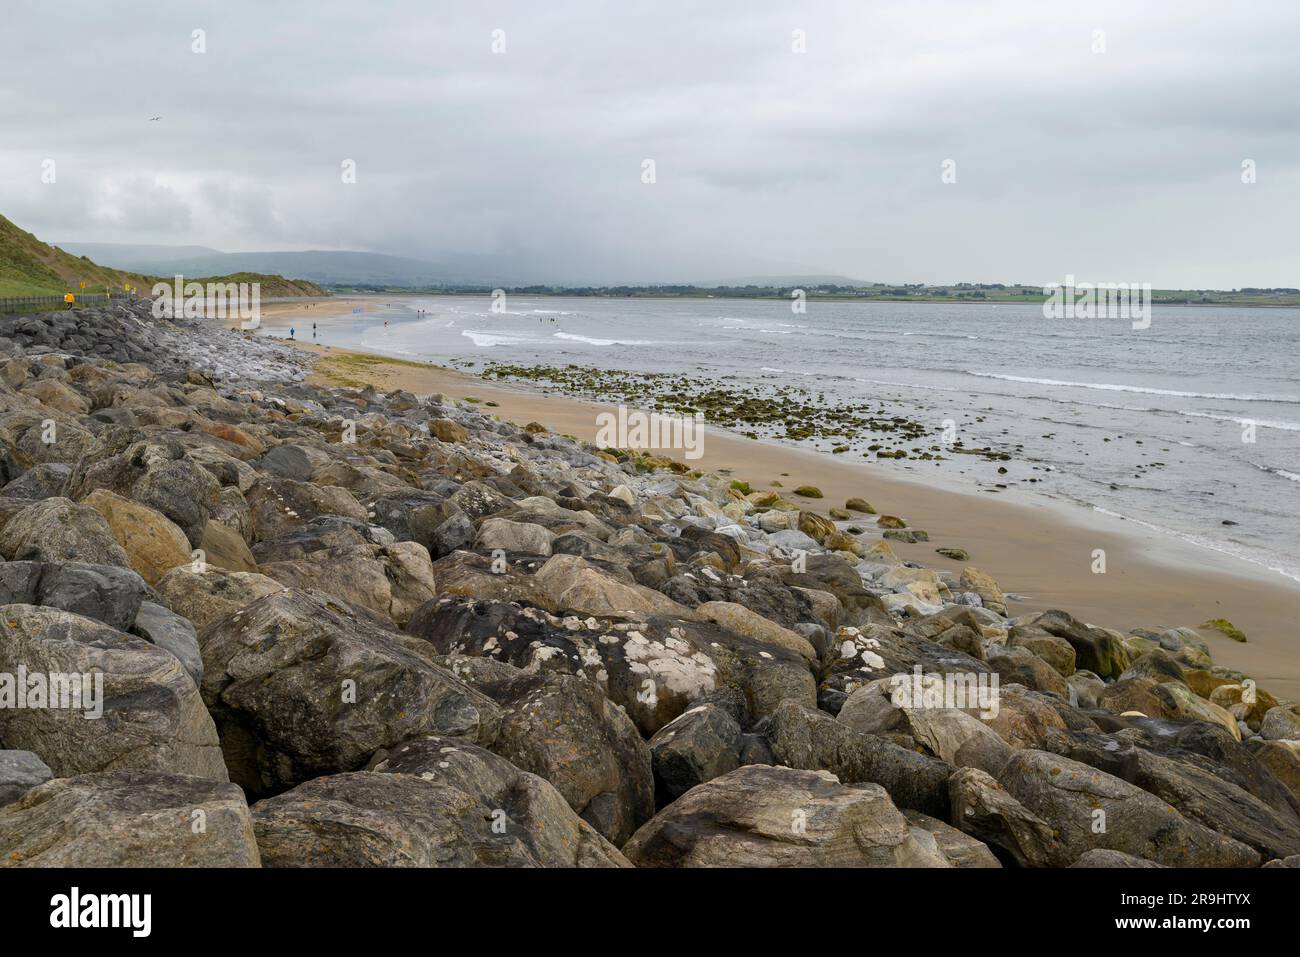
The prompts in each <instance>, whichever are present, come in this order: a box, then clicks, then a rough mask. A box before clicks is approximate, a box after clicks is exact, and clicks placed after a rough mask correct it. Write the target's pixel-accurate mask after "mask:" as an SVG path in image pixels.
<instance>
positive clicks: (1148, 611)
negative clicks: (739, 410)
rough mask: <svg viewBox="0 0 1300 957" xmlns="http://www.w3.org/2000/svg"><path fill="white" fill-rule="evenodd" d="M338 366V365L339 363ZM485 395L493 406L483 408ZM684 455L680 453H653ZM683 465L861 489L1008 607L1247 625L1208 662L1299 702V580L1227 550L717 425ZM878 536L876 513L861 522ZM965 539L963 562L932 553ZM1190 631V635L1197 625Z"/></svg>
mask: <svg viewBox="0 0 1300 957" xmlns="http://www.w3.org/2000/svg"><path fill="white" fill-rule="evenodd" d="M357 304H359V305H360V306H361V308H363V309H367V306H369V307H370V309H367V311H373V309H376V308H378V307H379V306H380V305H381V304H380V303H376V302H375V301H374V300H359V299H358V300H350V299H346V298H343V299H338V300H327V301H323V302H321V303H320V304H319V305H322V306H327V307H328V306H333V307H336V308H333V309H331V308H322V309H320V311H319V312H315V311H314V308H313V310H312V318H314V319H316V321H317V322H321V321H329V320H337V319H341V318H346V317H347V316H348V313H347V312H343V311H342V310H343V308H344V307H349V308H350V307H352V306H354V305H357ZM281 305H282V306H283V307H284V308H279V309H276V308H271V309H267V310H264V312H263V318H264V319H270V320H271V321H272V324H273V325H275V326H279V325H280V324H281V323H284V324H287V323H288V322H289V321H290V320H295V319H297V318H298V317H299V316H300V315H302V314H303V313H302V312H300V311H299V310H303V311H306V310H307V305H306V304H301V303H300V304H296V305H297V306H298V308H297V309H295V308H292V307H291V306H292V305H294V304H288V303H286V304H281ZM291 344H292V345H293V346H294V347H295V348H297V349H300V350H302V351H305V352H309V353H313V354H315V355H317V356H321V357H326V358H329V357H334V358H338V357H341V356H360V357H365V361H364V362H350V363H348V364H347V365H346V366H345V367H336V369H335V372H334V377H333V378H332V379H331V378H330V377H329V376H328V375H327V374H326V370H323V369H322V368H321V367H320V364H318V365H317V368H316V369H315V370H314V371H313V374H312V381H315V382H317V383H318V384H328V385H335V386H337V385H340V384H345V383H344V382H342V381H340V380H341V379H347V380H351V382H350V384H355V383H356V382H362V383H366V384H371V385H373V386H374V387H375V388H377V389H381V390H393V389H404V390H406V391H409V392H414V393H418V394H427V393H432V392H440V393H444V394H446V395H448V396H451V397H454V398H458V399H465V398H476V399H478V400H480V402H481V403H483V405H484V406H485V408H484V411H488V412H491V413H493V414H496V415H499V416H500V417H501V418H503V419H506V420H508V421H512V422H516V423H518V424H521V425H522V424H526V423H528V422H530V421H537V422H540V423H541V424H542V425H544V426H546V427H547V428H548V429H550V430H551V431H554V432H557V433H561V434H569V435H573V436H575V437H577V438H579V439H583V440H585V441H592V440H594V438H595V435H596V431H597V423H596V415H597V413H599V412H601V411H608V409H609V407H608V406H605V405H602V404H600V403H596V402H590V401H585V400H581V399H576V398H570V397H567V396H556V395H545V394H540V393H535V392H530V391H528V390H527V389H525V388H523V387H521V386H519V385H515V384H502V383H498V382H493V381H489V380H486V379H481V378H479V377H478V376H476V375H473V374H470V373H466V372H461V371H458V370H455V369H452V368H448V367H444V366H439V365H435V364H433V363H432V362H430V363H427V364H426V363H420V362H413V361H412V360H404V359H397V358H393V357H388V356H382V355H376V354H368V353H361V352H357V351H354V350H345V349H338V348H332V347H330V346H328V345H321V344H313V343H311V342H310V341H305V342H304V341H302V340H294V341H292V343H291ZM343 370H346V371H343ZM487 403H495V404H494V405H491V406H488V405H487ZM662 454H663V455H664V457H666V458H671V459H676V460H679V461H685V460H684V459H683V457H682V453H681V451H680V450H673V451H667V452H664V453H662ZM688 464H690V465H691V467H692V468H698V469H700V470H701V471H710V472H721V473H723V474H727V475H729V476H730V477H731V478H734V479H739V480H742V481H748V482H750V484H751V485H752V486H753V487H754V488H755V489H756V490H757V489H766V488H769V487H771V485H772V482H773V481H774V480H775V481H779V482H781V484H782V486H784V488H785V490H786V492H787V496H788V497H792V498H793V496H789V495H788V493H789V490H791V489H793V488H796V487H798V486H800V485H805V484H808V485H815V486H817V487H818V488H820V489H821V490H822V492H823V494H824V498H822V499H820V500H812V499H797V501H799V502H800V504H801V505H803V506H804V507H805V508H807V509H808V510H810V511H814V512H819V513H821V514H825V513H826V511H827V510H828V509H829V508H832V507H837V508H839V507H843V504H844V501H845V499H847V498H849V497H853V496H860V497H862V498H865V499H866V500H867V501H869V502H870V503H871V504H872V505H873V506H875V508H876V509H877V511H878V512H880V513H881V514H891V515H898V516H900V517H901V518H903V519H904V520H905V521H906V522H907V523H908V526H909V527H912V528H917V529H924V530H926V531H927V532H929V535H930V541H928V542H919V543H916V544H910V545H909V544H905V543H902V542H891V543H890V544H891V546H892V547H893V549H894V551H895V552H896V553H897V554H898V555H899V557H901V558H904V559H906V560H909V561H913V562H916V563H917V564H921V565H924V566H926V567H930V568H936V569H947V570H950V571H953V572H954V573H955V574H960V571H961V569H962V568H963V567H965V566H973V567H975V568H978V569H980V570H981V571H984V572H986V573H988V574H990V575H992V576H993V578H995V579H996V580H997V581H998V582H999V584H1001V585H1002V587H1003V589H1004V590H1005V591H1006V592H1008V608H1009V609H1010V611H1011V613H1012V614H1024V613H1028V612H1036V611H1045V610H1048V609H1051V608H1060V609H1062V610H1065V611H1068V612H1070V613H1071V614H1074V615H1075V616H1076V617H1078V618H1080V619H1081V620H1084V621H1088V622H1090V623H1092V624H1096V625H1101V626H1104V627H1109V628H1115V629H1117V630H1119V631H1122V632H1124V633H1128V632H1129V631H1131V630H1132V629H1136V628H1150V629H1157V630H1160V629H1164V628H1173V627H1177V626H1180V625H1185V626H1188V627H1192V628H1196V627H1197V626H1198V625H1200V624H1201V623H1202V622H1205V621H1207V620H1209V619H1213V618H1227V619H1228V620H1230V621H1231V622H1233V624H1235V625H1236V626H1237V627H1238V628H1240V629H1241V630H1242V631H1244V632H1245V634H1246V636H1247V638H1248V641H1247V642H1246V643H1245V644H1242V643H1238V642H1234V641H1232V640H1231V639H1229V638H1227V637H1225V636H1224V635H1222V634H1220V633H1219V632H1217V631H1213V630H1200V633H1201V634H1202V636H1203V637H1204V638H1205V639H1206V641H1207V642H1208V643H1209V645H1210V650H1211V654H1212V655H1213V657H1214V660H1215V661H1216V662H1217V663H1219V664H1222V665H1226V666H1228V667H1232V668H1236V669H1239V670H1241V671H1243V672H1246V673H1247V674H1249V675H1250V676H1252V677H1254V678H1255V679H1256V680H1257V681H1258V682H1260V684H1261V685H1263V686H1265V687H1268V688H1270V689H1272V690H1273V691H1274V693H1275V694H1279V695H1282V696H1285V697H1287V698H1291V699H1300V655H1297V654H1296V653H1295V649H1294V647H1293V645H1292V642H1293V640H1294V632H1295V622H1296V621H1297V620H1300V587H1290V586H1288V585H1287V584H1286V583H1285V580H1284V579H1283V578H1282V576H1280V575H1277V573H1275V572H1272V571H1269V570H1267V569H1266V568H1264V567H1263V566H1255V565H1252V564H1251V563H1249V562H1247V561H1245V560H1244V559H1238V558H1235V557H1233V556H1230V555H1227V554H1223V553H1218V552H1214V551H1212V550H1209V549H1205V548H1201V547H1198V546H1196V545H1193V544H1191V543H1188V542H1184V541H1182V540H1181V539H1177V538H1175V537H1173V536H1171V535H1167V534H1165V533H1162V532H1159V531H1154V530H1151V529H1147V528H1143V527H1142V526H1140V525H1138V524H1136V523H1134V522H1127V521H1125V520H1124V519H1120V518H1114V517H1111V516H1108V515H1106V514H1105V513H1101V512H1088V511H1085V510H1084V509H1083V507H1081V506H1073V505H1070V504H1069V503H1066V502H1057V501H1054V500H1047V499H1045V498H1044V499H1040V500H1034V499H1016V500H1005V499H1001V498H1000V496H998V495H994V494H992V493H988V492H982V491H977V490H963V489H957V488H952V487H948V486H939V485H937V484H935V483H932V482H930V481H928V480H927V479H925V478H923V477H921V476H919V475H912V474H907V473H906V472H903V471H902V470H901V469H898V468H897V467H891V468H889V469H888V470H884V469H881V468H880V466H879V465H875V464H873V463H866V462H854V461H845V460H841V459H837V458H835V457H833V456H830V455H827V454H826V453H823V452H818V451H815V450H810V449H803V448H799V447H795V446H788V445H784V444H781V443H777V442H768V441H757V440H752V439H748V438H745V437H742V436H738V435H735V434H733V433H729V432H726V431H725V430H721V429H716V428H710V429H708V430H707V432H706V439H705V442H704V447H703V456H702V457H701V458H700V459H698V460H695V461H691V462H689V463H688ZM861 524H862V525H863V526H864V527H866V528H867V529H868V530H869V531H874V530H875V527H876V526H875V524H874V518H870V519H869V520H868V521H865V522H862V523H861ZM940 547H960V548H964V549H966V550H967V551H968V552H969V553H970V560H969V561H968V562H956V561H953V560H951V559H947V558H945V557H943V556H941V555H939V554H937V553H936V551H935V549H936V548H940ZM1096 549H1101V550H1103V551H1104V552H1105V561H1106V572H1105V573H1104V574H1094V573H1093V572H1092V566H1093V561H1094V557H1093V556H1094V550H1096ZM1198 630H1199V629H1198Z"/></svg>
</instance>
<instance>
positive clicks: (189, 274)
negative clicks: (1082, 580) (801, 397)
mask: <svg viewBox="0 0 1300 957" xmlns="http://www.w3.org/2000/svg"><path fill="white" fill-rule="evenodd" d="M62 248H63V249H65V250H67V251H68V252H71V253H74V254H76V255H86V256H90V257H91V258H92V259H94V260H95V261H96V262H100V263H104V264H105V265H108V266H113V267H115V268H118V269H130V270H134V271H138V272H145V273H150V274H152V275H161V276H170V275H175V274H177V273H180V274H181V275H182V276H185V277H186V278H194V279H203V278H206V277H209V276H224V275H227V274H229V273H237V272H256V273H277V274H279V275H282V276H301V277H302V278H304V279H309V280H311V281H313V282H318V283H325V284H330V285H339V286H352V285H356V286H393V287H403V286H415V287H428V286H440V285H452V286H467V285H483V286H503V287H508V286H528V285H552V284H556V283H559V284H562V285H570V286H574V285H622V284H633V285H645V284H648V283H656V284H664V283H689V284H692V285H696V286H702V287H715V286H748V285H755V286H819V285H827V284H830V285H843V286H848V285H862V284H863V283H862V282H861V281H860V280H855V279H849V278H847V277H844V276H835V275H817V274H798V275H781V274H779V273H780V272H781V270H780V269H779V268H776V269H773V270H772V274H768V275H763V274H755V275H753V276H749V277H742V278H738V279H725V280H723V279H719V280H716V281H701V280H699V279H696V278H694V277H691V276H681V277H662V278H659V279H658V280H656V279H653V278H647V277H638V276H637V273H638V272H639V271H640V269H639V268H637V267H630V266H627V265H626V264H622V263H619V262H616V261H609V262H604V261H601V262H596V261H591V260H590V259H589V258H588V259H584V260H583V261H582V262H575V261H573V259H572V258H571V257H568V256H565V255H563V254H562V253H558V252H556V251H553V250H552V251H544V252H541V253H539V252H537V251H535V250H530V251H527V252H524V251H521V252H517V253H501V254H496V255H492V254H485V255H474V254H451V255H447V256H443V257H440V258H439V260H438V261H437V262H433V261H430V260H425V259H413V258H411V257H407V256H392V255H389V254H387V253H369V252H357V251H351V250H323V249H310V250H303V251H298V252H269V251H268V252H241V253H223V252H220V251H219V250H215V249H209V248H208V247H206V246H146V245H130V244H118V243H63V244H62ZM755 265H758V264H755ZM759 268H762V267H761V266H760V267H759ZM615 277H619V278H617V279H616V278H615Z"/></svg>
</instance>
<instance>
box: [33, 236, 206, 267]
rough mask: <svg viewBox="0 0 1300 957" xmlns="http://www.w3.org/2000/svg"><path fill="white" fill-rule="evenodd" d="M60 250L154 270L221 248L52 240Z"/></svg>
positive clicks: (110, 262)
mask: <svg viewBox="0 0 1300 957" xmlns="http://www.w3.org/2000/svg"><path fill="white" fill-rule="evenodd" d="M54 245H55V246H58V247H59V248H60V249H62V250H63V251H64V252H69V253H72V255H74V256H86V257H88V258H90V259H93V260H94V261H95V262H97V263H103V264H104V265H106V266H112V267H113V268H114V269H130V270H133V271H135V272H149V273H156V272H157V270H156V269H155V268H154V267H155V266H156V265H157V264H159V263H164V262H168V261H170V260H173V259H194V258H197V257H200V256H220V255H221V250H219V249H213V248H212V247H210V246H154V245H145V244H134V243H55V244H54Z"/></svg>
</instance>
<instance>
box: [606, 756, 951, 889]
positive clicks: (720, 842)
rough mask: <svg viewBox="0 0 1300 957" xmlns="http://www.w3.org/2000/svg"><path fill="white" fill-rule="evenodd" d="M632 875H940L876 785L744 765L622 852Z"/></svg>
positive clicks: (658, 818)
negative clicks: (823, 870) (924, 870)
mask: <svg viewBox="0 0 1300 957" xmlns="http://www.w3.org/2000/svg"><path fill="white" fill-rule="evenodd" d="M623 853H624V854H625V855H626V856H627V858H628V860H630V861H631V862H632V863H633V864H635V865H637V866H638V867H947V866H949V863H948V860H947V858H945V857H944V855H943V854H942V852H941V851H939V849H938V847H937V845H936V843H935V841H934V839H933V838H932V837H930V836H929V835H928V834H927V833H926V832H925V831H924V830H922V829H919V828H913V827H912V826H911V825H910V824H909V823H908V821H907V818H905V817H904V816H903V815H902V813H901V812H900V811H899V810H898V809H897V808H896V807H894V805H893V802H891V801H890V800H889V795H888V794H886V793H885V789H884V788H882V787H880V786H879V785H876V784H858V785H845V784H841V783H840V782H839V780H838V779H837V778H836V777H835V775H833V774H831V773H830V772H829V771H800V770H795V769H793V768H783V767H769V766H766V765H757V764H751V765H746V766H745V767H742V768H737V769H736V770H735V771H732V772H731V773H730V774H724V775H723V776H722V777H719V778H714V779H713V780H712V781H709V782H707V783H705V784H701V785H700V786H699V787H697V788H693V789H691V790H690V791H688V792H687V793H686V794H684V795H683V796H682V797H680V798H679V799H678V800H676V801H674V802H673V803H672V804H670V805H668V807H666V808H664V809H663V810H662V811H660V812H659V813H658V814H657V815H655V817H653V818H652V819H651V820H650V821H648V822H646V824H644V825H643V826H642V827H641V829H640V830H638V831H637V832H636V834H635V835H633V837H632V839H631V840H630V841H628V842H627V844H625V845H624V846H623Z"/></svg>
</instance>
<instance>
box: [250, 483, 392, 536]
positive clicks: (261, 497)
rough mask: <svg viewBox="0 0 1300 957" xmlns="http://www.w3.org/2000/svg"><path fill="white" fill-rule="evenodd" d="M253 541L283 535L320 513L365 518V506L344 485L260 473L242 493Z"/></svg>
mask: <svg viewBox="0 0 1300 957" xmlns="http://www.w3.org/2000/svg"><path fill="white" fill-rule="evenodd" d="M244 498H245V499H246V500H247V501H248V508H249V513H250V516H251V518H252V523H253V540H254V541H255V542H262V541H272V540H274V539H277V538H284V537H285V536H286V535H288V534H290V533H291V532H292V531H293V530H294V529H296V528H298V527H300V526H302V525H305V524H307V523H308V522H310V521H311V520H312V519H314V518H318V517H320V516H322V515H340V516H342V517H344V518H352V519H356V520H357V521H359V522H365V521H366V510H365V508H363V507H362V505H361V503H360V502H358V501H357V500H356V499H355V498H353V497H352V496H351V495H350V494H349V493H348V491H347V489H342V488H338V487H336V486H331V485H316V484H314V483H312V482H295V481H294V480H293V479H287V478H279V477H275V476H269V475H264V476H262V477H261V478H259V479H258V480H257V481H256V482H254V483H253V485H252V487H251V488H249V489H248V491H247V492H245V493H244Z"/></svg>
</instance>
